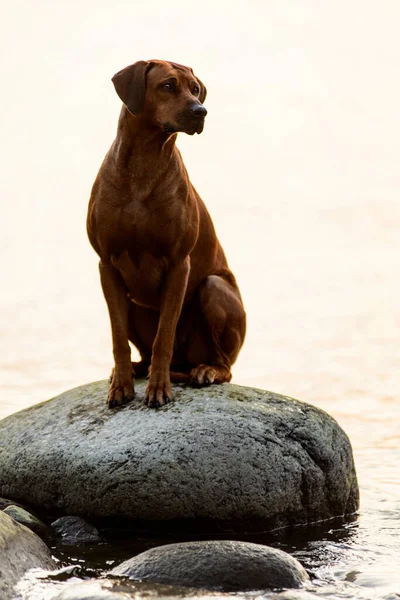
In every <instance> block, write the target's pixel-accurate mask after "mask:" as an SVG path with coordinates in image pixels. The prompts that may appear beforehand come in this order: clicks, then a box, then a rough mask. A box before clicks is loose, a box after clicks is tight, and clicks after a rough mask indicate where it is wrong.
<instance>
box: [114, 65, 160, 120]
mask: <svg viewBox="0 0 400 600" xmlns="http://www.w3.org/2000/svg"><path fill="white" fill-rule="evenodd" d="M152 66H153V65H152V62H150V61H146V60H139V61H138V62H135V63H134V64H133V65H129V67H125V69H122V70H121V71H118V73H116V74H115V75H114V77H113V78H112V80H111V81H112V82H113V84H114V87H115V90H116V92H117V94H118V96H119V97H120V98H121V100H122V102H123V103H124V104H125V106H126V108H127V109H128V110H129V112H131V113H132V114H133V115H138V114H139V113H141V112H142V111H143V108H144V96H145V92H146V75H147V73H148V72H149V70H150V69H151V67H152Z"/></svg>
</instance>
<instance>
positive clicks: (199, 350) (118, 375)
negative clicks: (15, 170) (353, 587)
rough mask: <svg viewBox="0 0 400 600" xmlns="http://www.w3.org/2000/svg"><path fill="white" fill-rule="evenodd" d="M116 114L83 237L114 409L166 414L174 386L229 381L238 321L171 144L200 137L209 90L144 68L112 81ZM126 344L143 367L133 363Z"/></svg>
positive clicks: (151, 65)
mask: <svg viewBox="0 0 400 600" xmlns="http://www.w3.org/2000/svg"><path fill="white" fill-rule="evenodd" d="M113 82H114V85H115V88H116V91H117V93H118V95H119V96H120V98H121V100H122V101H123V103H124V104H123V106H122V110H121V114H120V118H119V123H118V131H117V136H116V139H115V140H114V142H113V144H112V146H111V148H110V150H109V152H108V154H107V155H106V157H105V159H104V161H103V164H102V166H101V167H100V170H99V173H98V175H97V178H96V181H95V183H94V185H93V189H92V195H91V198H90V203H89V211H88V218H87V230H88V235H89V239H90V242H91V244H92V246H93V248H94V249H95V250H96V252H97V253H98V255H99V256H100V277H101V283H102V288H103V292H104V296H105V299H106V302H107V305H108V309H109V314H110V320H111V331H112V342H113V352H114V361H115V364H114V369H113V372H112V376H111V385H110V389H109V393H108V404H109V406H110V407H112V406H118V405H122V404H124V403H125V402H128V401H129V400H130V399H132V398H133V396H134V382H133V377H134V376H135V375H136V376H144V375H147V374H148V377H149V381H148V386H147V391H146V395H145V403H146V404H148V405H149V406H153V407H157V406H162V405H163V404H165V403H166V402H168V401H169V400H170V399H171V397H172V388H171V380H172V381H175V382H179V381H180V382H183V381H187V382H191V383H192V384H193V385H209V384H211V383H222V382H224V381H230V379H231V365H232V364H233V363H234V361H235V360H236V358H237V355H238V353H239V350H240V348H241V346H242V343H243V340H244V335H245V328H246V324H245V321H246V319H245V312H244V309H243V304H242V300H241V297H240V293H239V290H238V287H237V284H236V281H235V277H234V276H233V274H232V273H231V271H230V270H229V268H228V264H227V261H226V258H225V255H224V252H223V250H222V248H221V246H220V244H219V241H218V239H217V237H216V234H215V231H214V226H213V224H212V221H211V218H210V216H209V214H208V212H207V209H206V207H205V205H204V203H203V201H202V200H201V198H200V197H199V195H198V194H197V192H196V190H195V189H194V187H193V186H192V184H191V182H190V180H189V177H188V174H187V171H186V169H185V166H184V164H183V161H182V158H181V155H180V153H179V150H178V149H177V148H176V146H175V141H176V137H177V133H178V132H179V131H183V132H185V133H188V134H189V135H193V134H194V133H201V131H202V130H203V125H204V118H205V115H206V112H207V111H206V110H205V108H204V107H203V104H202V103H203V102H204V99H205V97H206V93H207V92H206V88H205V87H204V85H203V83H202V82H201V81H200V80H199V79H198V78H196V77H195V76H194V74H193V71H192V70H191V69H189V68H188V67H184V66H182V65H178V64H176V63H170V62H166V61H159V60H154V61H139V62H137V63H135V64H134V65H130V66H129V67H126V68H125V69H123V70H122V71H120V72H119V73H117V74H116V75H115V76H114V77H113ZM129 341H131V342H132V344H133V345H134V346H136V348H137V349H138V350H139V353H140V356H141V360H140V361H139V362H138V363H132V362H131V358H130V347H129Z"/></svg>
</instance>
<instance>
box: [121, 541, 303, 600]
mask: <svg viewBox="0 0 400 600" xmlns="http://www.w3.org/2000/svg"><path fill="white" fill-rule="evenodd" d="M111 575H125V576H127V577H130V578H131V579H137V580H139V581H152V582H154V583H164V584H169V585H181V586H182V585H183V586H188V587H192V588H205V589H218V590H221V591H224V592H235V591H245V590H265V589H273V588H298V587H301V586H302V585H303V584H304V583H305V582H306V581H308V580H309V577H308V575H307V573H306V571H305V570H304V569H303V567H302V566H301V564H300V563H299V561H298V560H296V559H295V558H294V557H293V556H290V555H289V554H286V552H282V551H281V550H276V549H274V548H269V547H268V546H261V545H258V544H249V543H246V542H233V541H209V542H186V543H181V544H168V545H167V546H159V547H157V548H151V549H150V550H147V551H146V552H142V554H139V555H138V556H135V557H133V558H131V559H129V560H127V561H125V562H123V563H122V564H121V565H119V566H118V567H115V568H114V569H113V570H112V571H111Z"/></svg>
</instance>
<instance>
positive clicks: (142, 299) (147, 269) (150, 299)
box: [111, 250, 166, 310]
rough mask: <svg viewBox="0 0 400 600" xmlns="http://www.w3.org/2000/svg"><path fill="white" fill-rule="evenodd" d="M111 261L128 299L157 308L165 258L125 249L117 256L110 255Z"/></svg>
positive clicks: (163, 275)
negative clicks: (134, 252) (124, 286)
mask: <svg viewBox="0 0 400 600" xmlns="http://www.w3.org/2000/svg"><path fill="white" fill-rule="evenodd" d="M111 262H112V264H113V265H114V267H115V268H116V269H118V271H119V273H120V274H121V276H122V279H123V280H124V282H125V285H126V287H127V289H128V292H129V297H130V299H131V300H132V301H133V302H135V303H136V304H139V305H140V306H145V307H147V308H152V309H155V310H159V308H160V299H161V289H162V284H163V281H164V277H165V269H166V259H165V258H160V259H157V258H154V257H153V256H152V255H151V254H149V253H147V252H141V253H140V254H137V255H133V254H132V253H131V252H129V251H128V250H125V251H124V252H122V253H121V254H120V255H119V256H116V255H112V256H111Z"/></svg>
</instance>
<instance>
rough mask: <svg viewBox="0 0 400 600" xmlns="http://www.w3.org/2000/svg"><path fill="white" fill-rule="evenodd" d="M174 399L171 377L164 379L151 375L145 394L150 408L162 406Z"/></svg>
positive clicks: (145, 400)
mask: <svg viewBox="0 0 400 600" xmlns="http://www.w3.org/2000/svg"><path fill="white" fill-rule="evenodd" d="M171 400H172V386H171V382H170V381H169V378H168V379H166V380H162V379H161V378H154V377H152V376H150V379H149V383H148V385H147V389H146V393H145V396H144V403H145V404H146V405H147V406H148V407H149V408H160V407H161V406H164V405H165V404H168V403H169V402H171Z"/></svg>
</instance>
